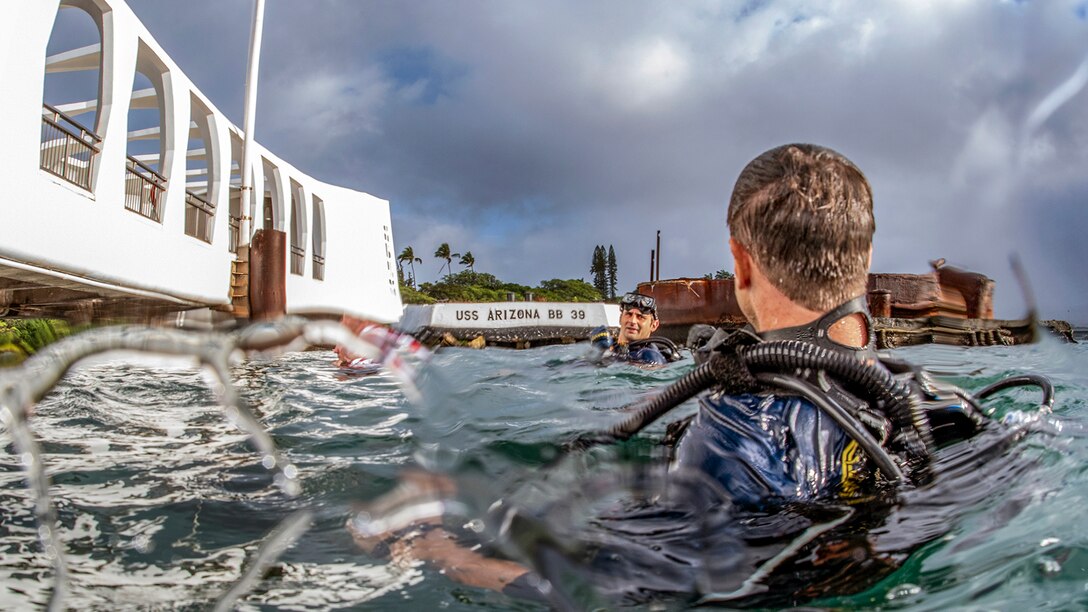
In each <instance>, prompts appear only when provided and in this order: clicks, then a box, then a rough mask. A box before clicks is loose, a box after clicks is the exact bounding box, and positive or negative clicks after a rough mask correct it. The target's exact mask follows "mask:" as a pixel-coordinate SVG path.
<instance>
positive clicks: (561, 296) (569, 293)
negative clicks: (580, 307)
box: [535, 278, 601, 302]
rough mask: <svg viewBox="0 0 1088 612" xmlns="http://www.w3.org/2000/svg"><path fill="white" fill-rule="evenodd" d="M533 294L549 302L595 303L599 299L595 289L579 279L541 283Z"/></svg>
mask: <svg viewBox="0 0 1088 612" xmlns="http://www.w3.org/2000/svg"><path fill="white" fill-rule="evenodd" d="M535 292H536V293H537V294H539V295H540V296H541V297H543V298H544V299H546V300H548V301H551V302H596V301H598V300H600V299H601V295H600V292H598V291H597V289H596V287H594V286H593V285H590V284H589V283H587V282H585V281H584V280H582V279H580V278H578V279H569V280H563V279H558V278H553V279H551V280H546V281H541V282H540V287H539V288H538V289H536V291H535Z"/></svg>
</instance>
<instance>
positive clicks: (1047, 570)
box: [1039, 556, 1062, 576]
mask: <svg viewBox="0 0 1088 612" xmlns="http://www.w3.org/2000/svg"><path fill="white" fill-rule="evenodd" d="M1039 571H1040V572H1042V574H1043V575H1044V576H1056V575H1058V574H1060V573H1061V571H1062V564H1061V563H1058V560H1057V559H1054V558H1053V557H1046V556H1044V557H1040V558H1039Z"/></svg>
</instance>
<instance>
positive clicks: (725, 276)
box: [703, 270, 733, 280]
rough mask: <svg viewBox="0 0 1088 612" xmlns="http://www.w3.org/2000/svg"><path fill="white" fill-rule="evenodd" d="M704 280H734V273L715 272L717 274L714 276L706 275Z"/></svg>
mask: <svg viewBox="0 0 1088 612" xmlns="http://www.w3.org/2000/svg"><path fill="white" fill-rule="evenodd" d="M703 278H705V279H708V280H709V279H716V280H733V273H732V272H728V271H726V270H718V271H717V272H715V273H713V274H706V275H704V276H703Z"/></svg>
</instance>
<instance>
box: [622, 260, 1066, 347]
mask: <svg viewBox="0 0 1088 612" xmlns="http://www.w3.org/2000/svg"><path fill="white" fill-rule="evenodd" d="M931 263H932V265H933V271H932V272H929V273H926V274H870V275H869V293H868V299H869V310H870V312H871V313H872V315H873V327H874V332H875V334H876V339H877V345H878V346H879V347H880V348H894V347H899V346H910V345H915V344H934V343H935V344H952V345H958V346H991V345H1011V344H1021V343H1024V342H1030V341H1031V340H1032V338H1033V337H1034V333H1035V324H1034V322H1033V321H1030V320H1016V321H1007V320H996V319H994V318H993V314H994V313H993V293H994V281H993V280H992V279H990V278H988V277H987V276H985V275H983V274H978V273H975V272H969V271H967V270H962V269H959V268H954V267H951V266H945V265H944V261H943V260H937V261H934V262H931ZM638 291H639V293H644V294H646V295H651V296H653V297H654V298H656V299H657V303H658V314H659V316H660V318H661V327H660V328H658V331H657V333H658V334H659V335H663V336H665V337H668V338H670V339H672V340H674V341H676V342H684V341H685V340H687V334H688V330H689V329H691V326H692V325H695V324H698V323H704V324H709V325H714V326H717V327H724V328H737V327H740V326H742V325H744V324H745V322H746V319H745V317H744V313H742V312H741V310H740V306H739V304H738V303H737V298H736V294H735V293H734V289H733V280H732V279H708V278H676V279H669V280H657V281H653V282H648V283H641V284H639V286H638ZM1041 323H1042V324H1043V325H1045V326H1046V327H1049V328H1050V329H1051V330H1053V331H1055V332H1056V333H1058V335H1059V336H1062V337H1064V338H1067V339H1069V338H1071V334H1068V333H1062V329H1064V328H1063V327H1062V324H1063V323H1064V322H1062V321H1044V322H1041ZM1064 326H1065V328H1068V324H1067V323H1064Z"/></svg>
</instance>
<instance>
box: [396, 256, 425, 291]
mask: <svg viewBox="0 0 1088 612" xmlns="http://www.w3.org/2000/svg"><path fill="white" fill-rule="evenodd" d="M416 262H419V263H423V260H422V259H420V258H418V257H416V253H415V251H413V250H412V247H410V246H406V247H404V250H403V251H401V252H400V255H397V265H398V266H401V265H403V264H404V263H407V264H409V265H411V266H412V278H411V279H410V281H411V282H409V283H408V284H409V285H411V286H412V287H413V288H414V287H415V286H416ZM401 273H402V274H403V269H402V270H401Z"/></svg>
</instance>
